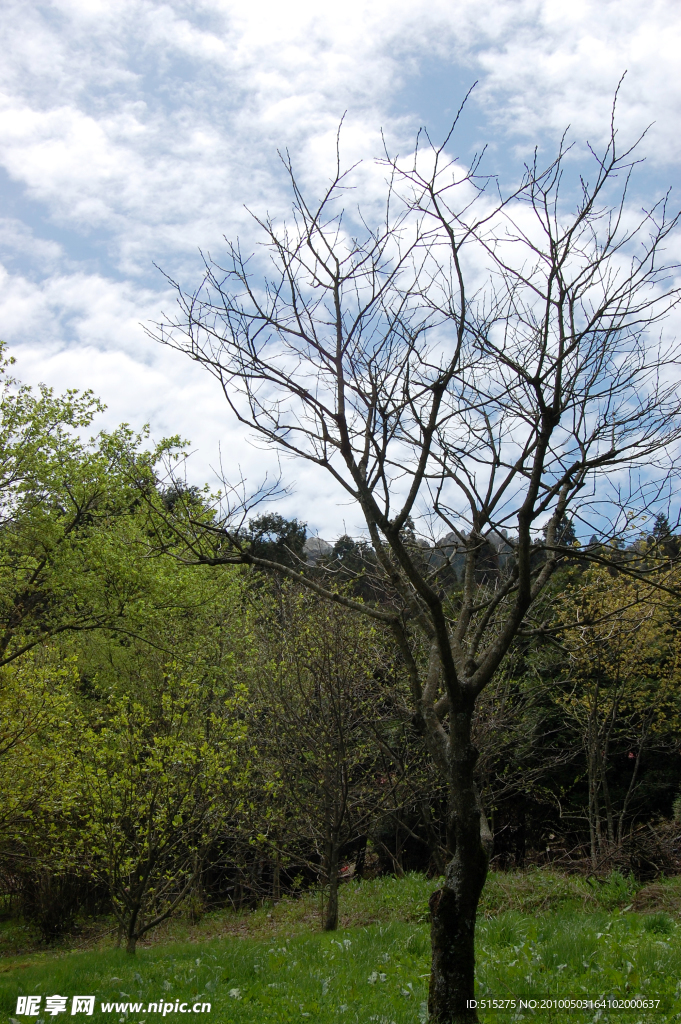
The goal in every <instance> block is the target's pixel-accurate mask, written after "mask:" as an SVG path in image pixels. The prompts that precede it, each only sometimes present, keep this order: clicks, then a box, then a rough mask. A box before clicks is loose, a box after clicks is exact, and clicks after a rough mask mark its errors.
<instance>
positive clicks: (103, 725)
mask: <svg viewBox="0 0 681 1024" xmlns="http://www.w3.org/2000/svg"><path fill="white" fill-rule="evenodd" d="M149 684H150V685H149ZM148 685H149V689H152V687H153V688H154V689H153V692H152V693H150V694H148V696H147V700H146V701H145V703H144V704H143V703H141V702H140V701H135V700H133V699H132V698H130V697H112V698H111V699H110V701H109V703H108V707H107V708H106V711H105V713H104V715H103V720H102V721H101V722H99V723H97V724H96V725H95V727H90V728H87V729H85V730H84V733H83V738H82V741H81V745H80V762H81V772H80V778H79V780H78V785H79V788H80V791H81V792H82V794H83V811H84V814H85V819H86V820H85V827H84V829H83V834H82V835H83V846H82V851H81V855H82V856H83V857H84V858H85V859H86V860H87V861H88V863H89V864H90V866H91V869H92V871H93V872H94V873H95V874H96V875H97V876H99V877H100V878H101V879H102V880H103V881H104V882H105V884H106V885H107V887H108V890H109V894H110V897H111V902H112V906H113V910H114V914H115V915H116V918H117V920H118V922H119V926H120V930H121V933H122V934H124V935H125V937H126V948H127V951H128V952H129V953H134V952H135V947H136V945H137V942H138V941H139V939H140V938H142V936H143V935H145V934H146V933H147V932H148V931H149V930H150V929H152V928H155V927H156V926H157V925H158V924H160V923H161V922H162V921H164V920H165V919H166V918H168V917H169V916H170V915H171V914H172V913H173V912H174V911H175V910H176V909H177V908H178V907H179V906H180V904H181V903H182V901H183V900H184V899H185V898H186V897H187V896H188V895H189V893H190V892H191V891H192V887H193V886H194V884H195V882H196V880H197V878H198V877H199V875H200V872H201V869H202V867H203V863H204V858H205V854H206V851H207V850H208V848H209V847H210V845H211V843H213V842H214V840H215V839H216V837H217V836H218V835H219V834H220V833H221V831H222V830H223V829H224V827H225V823H226V821H227V819H228V818H229V816H230V814H232V813H234V810H235V808H236V806H237V804H238V802H239V800H240V795H241V791H242V788H243V786H244V784H245V781H246V779H247V777H248V771H249V768H248V761H247V760H245V759H244V749H245V726H244V723H243V721H242V720H240V718H239V716H238V715H237V706H238V699H236V698H234V697H231V696H229V693H228V692H226V691H225V689H224V688H221V687H218V686H206V685H204V683H203V682H202V681H197V680H192V679H186V678H185V677H184V676H183V675H182V674H180V673H178V672H177V671H175V670H170V671H168V672H167V673H166V674H165V676H164V678H163V681H162V683H161V684H160V685H158V684H156V685H155V686H154V682H153V680H149V681H148Z"/></svg>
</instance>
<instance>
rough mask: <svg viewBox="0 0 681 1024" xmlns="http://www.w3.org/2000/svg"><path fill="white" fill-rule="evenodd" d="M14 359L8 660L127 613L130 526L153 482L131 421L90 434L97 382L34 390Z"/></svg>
mask: <svg viewBox="0 0 681 1024" xmlns="http://www.w3.org/2000/svg"><path fill="white" fill-rule="evenodd" d="M0 355H1V352H0ZM10 364H11V360H8V359H6V358H5V359H4V360H3V361H2V363H1V364H0V373H2V374H3V383H2V388H1V390H0V665H3V664H8V663H9V662H11V661H12V660H14V659H15V658H18V657H20V656H21V655H23V654H25V653H26V652H27V651H29V650H31V649H33V648H34V647H36V646H39V645H40V644H42V643H44V642H45V641H46V640H48V639H49V638H51V637H55V636H57V635H59V634H61V633H64V632H69V631H79V630H90V629H97V628H101V627H103V626H113V625H115V624H116V622H117V621H118V620H119V619H120V617H121V616H122V615H124V614H125V611H126V609H127V608H128V606H129V605H130V604H131V602H134V601H135V600H136V599H137V598H138V597H139V592H138V590H137V589H136V587H137V584H138V583H139V582H140V573H139V570H138V569H136V568H134V567H133V563H134V562H135V560H136V559H137V554H138V553H137V552H136V551H134V550H133V546H132V545H131V544H130V542H129V538H127V539H126V533H127V531H128V526H129V522H130V521H131V520H132V519H134V517H135V515H136V509H137V506H138V505H139V491H140V487H142V488H144V487H152V486H153V475H152V473H151V465H150V462H149V458H150V457H149V456H148V455H146V454H144V453H143V452H142V451H141V444H142V441H143V438H142V437H140V436H139V435H135V434H134V433H133V432H132V431H130V430H129V429H128V428H127V427H126V426H123V427H121V428H119V429H118V430H117V431H115V432H113V433H112V434H104V433H101V434H100V435H99V436H98V437H96V438H93V439H91V440H90V441H84V440H83V439H82V433H83V431H84V430H86V429H87V428H88V427H89V426H90V424H91V422H92V419H93V417H94V416H95V414H96V413H97V412H99V411H101V409H102V406H101V404H100V403H99V402H98V401H97V399H95V398H94V397H93V395H92V393H91V392H85V393H83V394H79V393H78V392H76V391H68V392H66V394H65V395H62V396H55V394H54V392H53V391H52V390H51V389H50V388H47V387H44V386H42V385H41V387H40V388H39V389H38V391H37V392H35V391H34V390H33V389H31V388H30V387H28V386H26V385H20V384H18V382H17V381H16V380H15V379H14V378H13V377H11V376H9V375H8V372H7V371H8V367H9V365H10ZM131 464H134V465H135V466H136V478H135V481H134V483H132V484H131V482H130V473H129V467H130V465H131Z"/></svg>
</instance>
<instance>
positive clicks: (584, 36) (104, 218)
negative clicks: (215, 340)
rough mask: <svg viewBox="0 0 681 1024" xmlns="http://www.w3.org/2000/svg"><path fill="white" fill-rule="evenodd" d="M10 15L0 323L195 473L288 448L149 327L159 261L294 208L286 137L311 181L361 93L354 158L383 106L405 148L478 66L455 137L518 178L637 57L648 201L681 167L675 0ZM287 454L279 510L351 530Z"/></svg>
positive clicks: (157, 305) (333, 498)
mask: <svg viewBox="0 0 681 1024" xmlns="http://www.w3.org/2000/svg"><path fill="white" fill-rule="evenodd" d="M0 18H1V20H2V23H3V25H2V30H3V37H4V39H5V47H4V64H3V68H2V71H1V72H0V194H1V196H2V205H1V207H0V274H1V275H2V288H1V289H0V336H2V337H3V338H4V339H5V341H6V342H7V343H8V344H9V346H10V349H11V351H12V353H13V354H14V355H15V356H16V357H17V360H18V364H17V374H18V375H19V376H20V377H21V378H22V379H24V380H26V381H28V382H31V383H37V382H38V381H45V382H46V383H48V384H51V385H53V386H55V387H56V388H57V389H64V388H66V387H82V388H85V387H90V388H93V389H94V390H95V391H96V392H97V393H98V394H99V395H101V397H102V398H103V400H104V401H105V402H106V403H107V405H108V411H107V413H106V416H105V419H104V420H103V421H102V422H103V424H106V425H108V426H113V425H114V424H115V423H118V422H120V421H123V420H125V421H128V422H130V423H132V424H133V425H135V426H140V425H141V424H143V423H144V422H147V421H148V422H149V423H150V424H151V428H152V432H153V434H154V436H155V437H157V438H160V437H161V436H163V435H164V434H168V433H176V432H179V433H181V434H183V435H184V436H185V437H187V438H191V440H192V442H193V447H194V449H195V451H196V454H195V456H194V457H193V466H194V468H193V470H192V473H193V476H194V478H195V479H196V480H197V481H198V482H202V481H203V480H204V479H210V478H211V469H210V467H211V465H215V464H216V463H217V460H218V447H219V446H221V449H222V453H223V461H224V460H225V459H227V460H228V461H229V462H230V464H231V465H233V467H234V472H235V473H236V471H237V470H236V466H237V464H239V465H240V466H241V468H242V471H245V472H246V474H247V475H249V476H251V477H252V478H255V477H257V476H260V475H262V472H263V471H264V470H265V469H267V468H271V463H270V462H268V459H271V455H268V454H266V453H262V452H257V451H255V450H254V449H253V448H252V447H250V446H249V444H248V441H247V438H246V437H245V435H244V433H243V431H242V430H241V429H240V428H238V427H237V425H236V424H235V423H234V422H233V421H232V420H231V419H230V417H229V415H228V410H227V408H226V405H225V403H224V399H223V398H222V397H221V395H220V393H219V391H218V389H217V387H216V385H215V383H214V381H212V379H211V378H210V377H208V376H207V375H205V374H203V373H202V372H201V370H200V369H199V368H198V367H195V366H193V365H192V364H190V363H189V362H188V361H186V360H185V359H183V358H182V357H181V356H180V355H177V354H174V353H171V352H168V351H167V350H164V349H161V348H159V347H157V346H155V345H154V344H153V343H152V342H151V341H149V340H148V339H147V337H146V336H145V334H144V331H143V328H142V326H140V325H142V324H144V323H145V322H148V321H149V320H155V319H158V317H159V314H160V311H161V310H162V309H167V308H169V306H170V304H171V303H172V298H171V296H170V295H169V293H168V291H167V289H166V287H165V283H164V280H163V278H162V277H161V276H160V274H159V273H158V272H157V271H156V270H155V269H154V266H153V263H154V262H156V263H158V264H160V265H161V266H162V267H163V268H164V269H166V270H167V271H168V272H169V273H171V274H173V275H174V276H177V277H178V278H179V279H180V280H182V282H183V283H185V284H186V285H187V286H188V287H191V286H192V285H193V284H195V283H196V281H198V280H199V278H200V274H201V266H200V260H199V257H198V247H199V246H200V247H202V248H203V249H208V250H210V251H211V252H213V253H215V254H219V252H220V247H221V244H222V237H223V235H227V236H229V237H233V236H235V235H236V234H238V235H239V236H240V237H241V238H242V239H243V240H244V243H245V244H246V245H247V244H248V243H249V241H250V240H251V238H252V237H253V234H252V233H253V228H252V224H251V222H250V220H249V218H248V215H247V214H246V212H245V210H244V204H245V203H248V205H249V206H250V207H251V208H253V209H255V210H256V211H260V212H263V211H264V210H266V209H267V210H269V211H270V212H271V213H273V214H275V215H283V214H285V211H286V209H287V204H288V196H287V193H286V188H285V181H284V177H283V175H282V173H281V171H280V166H279V164H278V161H277V158H276V151H277V148H285V147H288V148H289V150H290V151H291V153H292V154H293V156H294V159H295V161H296V165H297V167H298V168H299V170H300V174H301V177H302V179H303V181H304V184H305V185H306V187H307V188H308V189H310V190H311V191H313V192H314V191H315V190H317V189H320V188H321V187H323V183H324V181H325V180H326V177H327V175H328V172H329V170H330V168H331V157H332V151H333V145H334V138H335V132H336V128H337V125H338V121H339V119H340V117H341V116H342V115H343V113H344V112H346V111H347V114H346V121H345V129H344V133H343V147H344V155H345V157H346V159H347V160H348V162H352V161H354V160H356V159H362V160H365V161H371V160H372V159H373V158H374V157H375V156H377V155H380V148H381V143H380V131H381V129H382V130H383V131H384V132H385V135H386V137H387V139H388V140H389V143H390V145H391V147H393V149H394V150H395V151H399V152H400V153H407V152H409V150H410V147H411V146H412V145H413V140H414V136H415V132H416V130H417V129H418V127H419V126H420V125H422V124H426V125H427V126H428V128H429V130H430V131H431V132H432V133H433V135H434V136H435V137H436V138H437V137H440V136H441V135H442V134H443V133H445V132H446V130H447V127H448V125H449V122H450V119H451V117H452V115H453V113H454V112H455V110H456V108H457V107H458V105H459V103H460V101H461V98H462V97H463V95H464V94H465V92H466V91H467V89H468V88H469V87H470V85H471V84H472V83H473V82H474V81H476V80H477V81H478V86H477V88H476V90H475V93H474V97H473V99H472V101H471V103H470V105H469V107H468V108H467V111H466V113H465V115H464V117H463V119H462V123H461V127H460V131H459V133H458V135H457V136H456V137H455V139H454V140H453V142H452V144H451V147H450V148H451V150H452V152H453V153H454V154H456V155H458V156H459V157H460V158H461V160H462V161H463V162H466V161H467V160H468V159H470V157H471V154H472V153H473V152H474V151H475V149H477V148H480V147H481V146H482V145H487V146H488V156H487V167H488V168H489V170H491V171H492V170H493V171H495V172H497V173H499V174H500V175H501V176H502V178H504V179H507V180H509V181H510V180H512V178H513V175H514V174H515V173H516V171H517V168H518V167H519V166H520V164H521V163H522V160H523V158H524V157H525V156H526V155H527V154H528V153H529V152H531V150H532V148H533V147H534V146H535V145H539V146H540V148H541V149H542V150H543V151H544V152H545V153H547V154H548V153H550V152H551V149H552V147H553V146H554V145H555V142H556V139H557V138H558V137H559V136H560V134H561V133H562V131H563V130H564V129H565V127H566V126H568V125H570V126H571V132H572V135H573V137H574V138H575V139H576V140H577V141H578V143H579V144H583V143H584V141H585V140H586V139H589V140H591V141H593V142H595V143H596V144H598V142H599V140H601V139H602V138H603V135H604V132H605V131H606V130H607V127H608V121H609V110H610V105H611V102H612V95H613V92H614V89H615V86H616V84H617V81H618V80H619V78H620V76H621V74H622V72H623V71H624V70H627V71H628V74H627V78H626V80H625V83H624V86H623V89H622V92H621V99H620V103H619V114H618V118H619V120H618V123H619V126H620V131H621V133H622V136H623V137H624V138H633V137H634V136H635V135H636V134H637V133H638V132H640V131H641V130H643V128H645V127H646V126H647V125H648V124H650V123H651V122H654V124H653V127H652V128H651V130H650V133H649V135H648V137H647V140H646V142H645V144H644V147H643V153H644V154H645V155H646V157H647V163H646V166H645V168H644V169H643V170H642V172H641V174H640V175H639V178H638V183H637V185H636V191H635V193H634V194H633V195H632V203H633V204H634V205H635V204H637V203H638V204H639V205H640V204H641V203H646V202H649V201H650V199H651V197H652V196H653V195H655V194H657V193H659V191H660V190H663V189H665V188H666V187H667V186H668V185H673V186H676V185H678V182H679V165H680V163H681V76H680V75H679V73H678V61H679V58H678V54H679V52H681V8H679V5H678V3H676V2H675V0H652V2H645V3H644V2H642V0H616V2H608V0H597V2H587V0H573V2H571V3H570V4H566V3H565V2H564V0H559V2H554V0H485V2H484V3H483V2H481V0H449V2H442V0H427V2H426V0H410V2H403V0H344V3H342V4H336V5H321V4H319V3H287V2H286V0H280V2H276V3H275V2H266V0H253V2H248V3H246V2H245V0H194V2H192V3H184V2H180V0H166V2H157V0H106V2H98V0H53V2H46V3H37V2H33V3H32V2H30V0H21V2H17V3H12V2H11V0H5V3H4V4H3V5H2V15H0ZM287 476H288V479H289V482H291V483H294V484H295V490H294V493H293V494H292V496H291V497H290V498H289V499H287V502H286V506H285V508H284V511H286V512H288V514H291V515H295V514H297V515H300V516H301V517H302V518H304V519H307V520H308V521H309V522H310V525H311V527H312V528H313V529H315V530H319V532H321V533H322V534H323V535H324V536H329V537H333V536H334V535H335V534H337V533H338V532H340V531H341V530H342V529H343V528H344V526H345V528H347V529H348V530H349V531H350V532H355V530H356V529H357V528H358V525H359V524H356V523H354V521H353V520H352V518H351V517H352V515H353V514H354V513H352V512H351V511H350V510H348V509H347V508H346V507H344V506H339V505H338V495H336V494H335V493H334V492H333V491H332V490H331V489H328V490H325V487H326V483H325V481H323V480H322V481H320V480H319V479H318V478H317V477H316V476H315V474H314V472H313V471H311V470H308V469H305V468H304V467H303V468H300V467H298V468H295V467H287ZM347 516H350V519H346V517H347Z"/></svg>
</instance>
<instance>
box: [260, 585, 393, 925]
mask: <svg viewBox="0 0 681 1024" xmlns="http://www.w3.org/2000/svg"><path fill="white" fill-rule="evenodd" d="M261 600H262V603H263V605H264V598H261ZM264 612H265V608H264V607H261V609H260V630H259V633H260V637H259V648H260V652H261V654H260V658H261V661H260V666H259V671H258V672H257V676H256V681H255V683H254V689H255V693H254V696H255V697H256V699H255V700H254V701H253V703H252V704H251V708H250V716H251V721H252V725H251V735H252V736H253V740H254V742H255V743H256V744H257V748H258V765H259V768H256V771H257V770H260V771H262V772H264V774H265V777H266V778H267V777H269V778H270V779H272V778H276V779H277V786H276V789H275V792H274V798H275V804H276V810H273V811H272V813H271V815H270V819H269V821H268V822H267V825H266V826H264V827H267V830H268V832H269V839H270V841H271V842H272V845H273V846H274V848H275V852H276V854H277V855H279V854H283V856H284V857H285V858H286V857H289V858H293V859H298V858H302V859H303V860H306V861H307V862H308V863H309V864H310V866H311V867H313V868H314V869H315V870H318V871H319V872H320V874H321V879H322V882H323V885H324V889H325V891H327V892H328V901H327V904H326V914H325V916H324V925H323V926H324V929H325V931H333V930H334V929H335V928H337V926H338V882H339V875H340V868H341V862H340V856H341V852H342V850H343V848H344V847H346V848H347V847H349V846H351V845H352V844H356V843H357V842H358V841H359V840H360V839H361V838H362V837H363V836H364V835H365V833H366V831H367V829H368V826H369V823H370V822H371V820H372V818H373V817H374V816H375V814H376V811H377V810H378V809H379V808H380V807H381V805H382V804H384V803H385V799H386V796H387V795H388V793H389V788H390V782H389V774H390V765H389V764H387V763H386V757H385V753H384V751H383V749H382V748H381V746H380V744H379V742H378V741H377V738H376V736H375V734H374V732H373V730H372V724H373V722H374V721H375V697H376V691H377V684H376V678H375V674H376V673H377V672H378V670H379V669H380V667H381V661H382V657H383V650H382V647H383V644H382V639H383V638H382V637H381V636H380V633H381V632H382V631H377V630H376V629H375V628H373V627H372V625H371V624H370V623H369V622H367V621H366V620H364V621H362V620H358V619H357V618H356V617H353V618H349V613H348V612H347V611H346V610H345V609H343V608H334V607H332V606H331V607H330V606H328V605H320V604H319V602H318V601H316V600H315V598H314V597H313V595H311V594H309V593H308V592H306V591H304V590H303V591H302V592H301V590H300V588H297V587H292V586H291V587H289V586H284V587H283V588H281V589H280V591H279V594H278V596H277V597H276V598H275V599H274V601H273V604H272V605H271V606H270V608H269V614H264ZM377 634H378V635H377ZM379 778H382V779H384V781H385V782H387V783H388V785H387V786H386V785H383V786H381V785H379V784H378V782H377V779H379Z"/></svg>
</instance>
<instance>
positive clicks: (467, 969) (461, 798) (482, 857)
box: [428, 712, 491, 1024]
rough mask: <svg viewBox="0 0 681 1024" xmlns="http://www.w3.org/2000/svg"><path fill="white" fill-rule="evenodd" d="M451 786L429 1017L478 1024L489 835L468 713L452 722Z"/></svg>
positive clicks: (435, 912) (439, 1023)
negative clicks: (478, 927) (478, 956)
mask: <svg viewBox="0 0 681 1024" xmlns="http://www.w3.org/2000/svg"><path fill="white" fill-rule="evenodd" d="M452 719H453V720H452V722H451V731H450V735H451V755H450V786H449V799H448V802H449V808H448V811H449V831H450V840H449V842H450V846H451V848H453V850H454V854H453V857H452V859H451V860H450V862H449V863H448V864H447V869H446V872H445V881H444V885H443V886H442V888H441V889H437V890H436V891H435V892H434V893H433V895H432V896H431V898H430V915H431V933H430V934H431V946H432V967H431V975H430V989H429V993H428V1013H429V1015H430V1019H431V1021H433V1022H434V1024H459V1022H466V1024H470V1022H471V1021H477V1019H478V1016H477V1013H476V1011H475V1009H474V1008H472V1007H470V1005H469V1002H470V1000H472V999H474V997H475V918H476V914H477V909H478V901H479V899H480V894H481V893H482V890H483V886H484V884H485V878H486V877H487V865H488V863H489V855H490V852H491V849H490V843H491V834H490V833H489V829H488V828H487V822H486V819H485V820H484V824H483V818H484V815H483V814H482V811H481V807H480V802H479V798H478V795H477V791H476V788H475V782H474V778H473V768H474V766H475V762H476V760H477V756H478V752H477V750H475V748H474V747H473V746H472V745H471V743H470V725H471V715H470V713H468V712H466V713H458V714H456V715H454V716H452Z"/></svg>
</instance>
